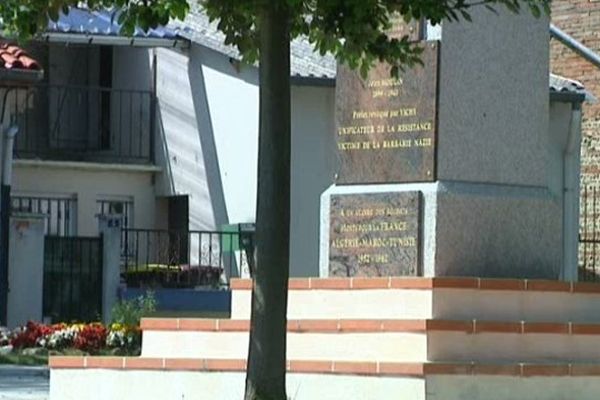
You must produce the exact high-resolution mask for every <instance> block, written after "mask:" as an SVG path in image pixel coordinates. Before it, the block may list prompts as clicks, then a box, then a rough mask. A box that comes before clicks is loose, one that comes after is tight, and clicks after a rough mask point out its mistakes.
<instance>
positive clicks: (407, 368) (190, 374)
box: [50, 357, 600, 400]
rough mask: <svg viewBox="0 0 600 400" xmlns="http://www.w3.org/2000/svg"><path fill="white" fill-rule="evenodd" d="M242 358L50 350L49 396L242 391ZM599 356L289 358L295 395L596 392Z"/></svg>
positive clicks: (548, 399)
mask: <svg viewBox="0 0 600 400" xmlns="http://www.w3.org/2000/svg"><path fill="white" fill-rule="evenodd" d="M245 366H246V363H245V360H219V359H190V358H186V359H181V358H179V359H178V358H121V357H52V358H51V359H50V367H51V368H52V374H51V375H50V379H51V384H50V387H51V390H50V399H51V400H75V399H77V400H78V399H82V398H83V399H86V400H105V399H106V398H126V399H128V400H146V399H182V398H185V399H197V400H203V399H219V400H239V399H241V398H243V391H244V382H245ZM599 377H600V364H578V363H556V364H523V363H510V364H502V363H369V362H343V361H331V360H329V361H314V360H297V361H296V360H292V361H289V362H288V363H287V385H288V387H287V392H288V395H289V396H291V398H293V399H295V400H314V399H319V400H338V399H339V400H342V399H343V400H346V399H373V400H375V399H376V400H388V399H389V400H392V399H393V400H398V399H411V400H427V399H432V400H433V399H435V400H439V399H441V398H443V399H444V400H459V399H460V400H463V399H470V400H514V399H539V400H542V399H543V400H563V399H577V400H592V399H594V400H595V399H597V398H598V393H600V379H598V378H599Z"/></svg>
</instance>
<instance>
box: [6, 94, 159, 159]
mask: <svg viewBox="0 0 600 400" xmlns="http://www.w3.org/2000/svg"><path fill="white" fill-rule="evenodd" d="M3 89H9V88H3ZM5 93H7V95H6V103H7V112H8V116H9V117H10V118H11V119H12V120H13V121H15V122H16V123H17V124H18V125H19V128H20V129H19V134H18V135H17V137H16V139H15V157H17V158H25V159H31V158H36V159H48V160H65V161H91V162H119V163H144V164H145V163H151V162H153V153H154V152H153V148H154V143H153V141H154V133H153V132H154V126H153V125H154V115H155V113H154V101H155V100H154V94H153V93H152V92H151V91H141V90H120V89H113V88H104V87H88V86H74V85H38V86H33V87H31V88H10V90H5Z"/></svg>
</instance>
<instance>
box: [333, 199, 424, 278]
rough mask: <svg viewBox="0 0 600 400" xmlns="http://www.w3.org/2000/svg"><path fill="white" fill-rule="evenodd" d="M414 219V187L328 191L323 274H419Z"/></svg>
mask: <svg viewBox="0 0 600 400" xmlns="http://www.w3.org/2000/svg"><path fill="white" fill-rule="evenodd" d="M420 221H421V193H420V192H400V193H398V192H394V193H372V194H347V195H333V196H331V207H330V225H329V240H330V242H329V275H330V276H334V277H347V276H406V275H411V276H416V275H419V273H420V269H421V267H420V264H421V262H420V258H421V250H420V249H421V243H420V242H421V240H420V238H421V233H420V231H421V229H420Z"/></svg>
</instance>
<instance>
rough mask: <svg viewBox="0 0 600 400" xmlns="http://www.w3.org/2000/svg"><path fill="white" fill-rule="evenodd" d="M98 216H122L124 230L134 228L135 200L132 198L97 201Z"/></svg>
mask: <svg viewBox="0 0 600 400" xmlns="http://www.w3.org/2000/svg"><path fill="white" fill-rule="evenodd" d="M96 204H97V205H98V214H100V215H121V216H122V217H123V228H133V199H131V198H120V199H118V198H105V199H100V200H97V201H96Z"/></svg>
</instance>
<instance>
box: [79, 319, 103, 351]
mask: <svg viewBox="0 0 600 400" xmlns="http://www.w3.org/2000/svg"><path fill="white" fill-rule="evenodd" d="M107 334H108V331H107V330H106V328H105V327H104V325H102V324H100V323H93V324H89V325H86V326H84V327H83V329H82V330H81V331H80V332H79V334H78V335H77V337H76V338H75V343H74V346H75V348H77V349H79V350H82V351H87V352H95V351H98V350H100V349H101V348H103V347H104V346H105V344H106V335H107Z"/></svg>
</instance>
